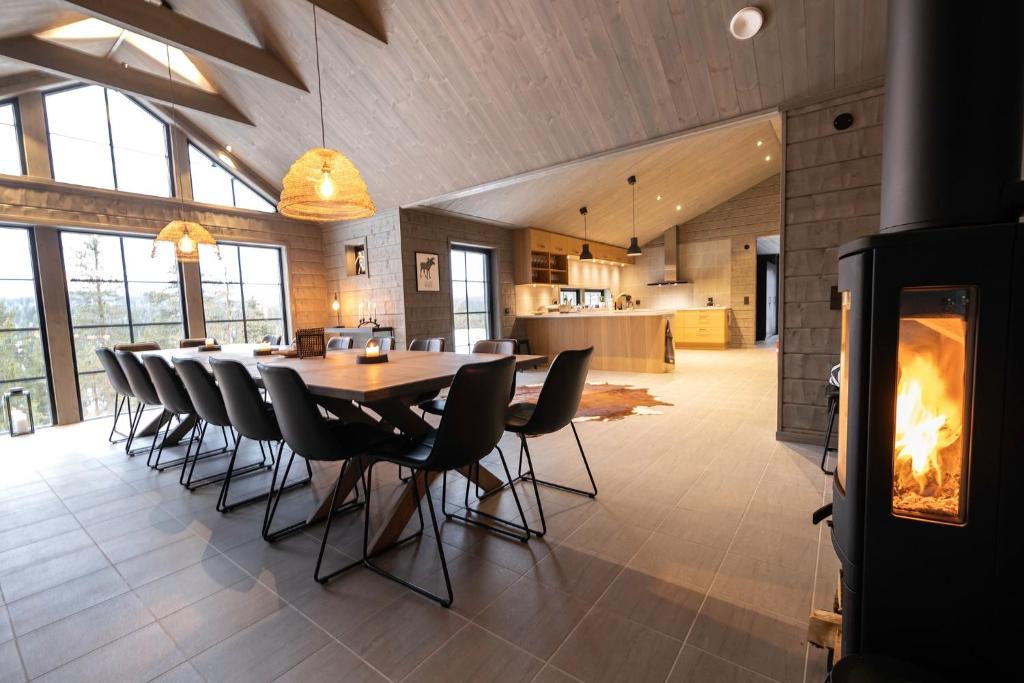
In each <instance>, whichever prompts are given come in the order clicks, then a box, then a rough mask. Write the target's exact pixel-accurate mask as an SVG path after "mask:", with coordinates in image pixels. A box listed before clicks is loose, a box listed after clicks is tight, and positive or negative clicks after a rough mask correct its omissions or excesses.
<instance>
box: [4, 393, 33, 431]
mask: <svg viewBox="0 0 1024 683" xmlns="http://www.w3.org/2000/svg"><path fill="white" fill-rule="evenodd" d="M12 398H13V399H15V400H18V399H21V400H22V401H24V410H21V409H19V408H18V407H16V406H12V405H11V399H12ZM4 412H5V413H6V414H7V425H8V426H9V427H10V430H11V436H22V435H23V434H34V433H35V431H36V421H35V418H33V417H32V393H31V392H29V391H27V390H25V389H23V388H21V387H12V388H11V390H10V391H8V392H6V393H5V394H4Z"/></svg>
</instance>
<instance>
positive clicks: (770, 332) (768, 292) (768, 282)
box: [764, 259, 779, 339]
mask: <svg viewBox="0 0 1024 683" xmlns="http://www.w3.org/2000/svg"><path fill="white" fill-rule="evenodd" d="M765 265H766V269H765V288H764V290H765V321H764V334H765V339H768V338H769V337H773V336H775V335H776V334H778V333H779V264H778V263H777V262H775V261H773V260H771V259H769V260H768V262H767V263H766V264H765Z"/></svg>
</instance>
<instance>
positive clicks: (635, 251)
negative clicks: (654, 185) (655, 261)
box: [626, 175, 644, 256]
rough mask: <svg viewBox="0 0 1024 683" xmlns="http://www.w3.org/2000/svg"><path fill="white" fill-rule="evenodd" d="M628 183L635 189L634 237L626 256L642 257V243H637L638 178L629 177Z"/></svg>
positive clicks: (630, 239) (631, 238) (630, 241)
mask: <svg viewBox="0 0 1024 683" xmlns="http://www.w3.org/2000/svg"><path fill="white" fill-rule="evenodd" d="M626 182H627V183H629V186H630V187H631V188H633V236H632V237H630V238H629V248H628V249H626V256H640V255H641V254H643V253H644V252H643V250H642V249H640V243H639V242H637V241H636V176H635V175H631V176H629V177H628V178H626Z"/></svg>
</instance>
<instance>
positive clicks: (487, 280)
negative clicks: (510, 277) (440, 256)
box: [448, 243, 495, 353]
mask: <svg viewBox="0 0 1024 683" xmlns="http://www.w3.org/2000/svg"><path fill="white" fill-rule="evenodd" d="M456 251H463V252H466V253H474V254H480V255H482V256H483V257H484V280H483V283H484V309H485V310H483V311H471V310H469V287H468V284H469V283H470V282H478V281H477V280H469V279H464V280H461V281H460V282H463V283H464V284H466V285H467V286H466V311H465V312H464V313H456V312H455V298H454V296H455V282H456V280H455V278H454V277H452V275H453V274H454V269H453V268H452V267H451V258H452V253H453V252H456ZM493 255H494V250H493V249H489V248H487V247H477V246H473V245H469V244H455V243H453V244H449V245H448V273H449V274H448V283H449V286H450V287H451V297H450V301H451V304H452V318H451V320H452V350H453V351H455V352H456V353H458V352H459V351H458V344H457V342H456V341H455V320H456V316H460V315H461V316H466V331H467V334H468V331H469V316H471V315H480V314H481V313H483V315H484V320H486V321H487V327H486V329H485V331H484V339H492V338H493V337H494V329H495V327H494V310H495V308H494V304H495V300H494V277H493V275H494V266H493V264H492V263H491V259H492V257H493ZM467 341H468V336H467ZM472 350H473V345H472V344H470V345H469V348H468V350H467V351H466V352H467V353H469V352H471V351H472Z"/></svg>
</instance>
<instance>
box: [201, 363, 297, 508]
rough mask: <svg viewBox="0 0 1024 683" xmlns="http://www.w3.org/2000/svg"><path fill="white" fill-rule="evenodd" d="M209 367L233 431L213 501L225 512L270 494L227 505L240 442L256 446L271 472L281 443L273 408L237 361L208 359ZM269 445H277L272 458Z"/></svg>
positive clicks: (272, 448)
mask: <svg viewBox="0 0 1024 683" xmlns="http://www.w3.org/2000/svg"><path fill="white" fill-rule="evenodd" d="M210 367H211V368H212V369H213V376H214V377H215V378H216V379H217V386H219V387H220V392H221V396H223V397H224V407H225V408H226V410H227V414H228V418H229V419H230V420H231V426H232V427H234V429H235V444H234V448H233V449H232V451H231V460H230V461H229V462H228V469H227V473H226V474H225V476H224V482H223V484H222V485H221V489H220V497H219V498H218V500H217V511H218V512H229V511H231V510H234V509H236V508H238V507H241V506H243V505H248V504H250V503H255V502H257V501H260V500H263V499H264V498H266V497H267V496H268V495H270V492H269V490H268V491H267V492H266V493H258V494H256V495H253V496H249V497H248V498H244V499H242V500H238V501H235V502H233V503H229V502H228V493H229V490H230V488H231V480H232V478H233V477H234V476H236V475H235V472H234V467H235V460H236V459H237V458H238V447H239V445H241V443H242V439H243V438H245V439H250V440H252V441H255V442H256V443H258V444H259V447H260V453H261V454H262V455H263V458H262V460H261V463H262V464H263V465H264V466H265V467H266V468H267V469H271V468H272V467H273V466H274V464H275V463H276V462H277V460H278V459H280V456H281V449H282V448H283V447H284V441H283V440H282V438H281V430H280V428H279V427H278V425H277V418H276V416H275V415H274V407H273V406H272V405H270V404H269V403H267V402H266V401H264V400H263V397H262V396H260V390H259V387H258V386H256V381H255V380H254V379H253V378H252V376H251V375H250V374H249V370H248V369H246V367H245V366H244V365H242V364H241V363H239V362H238V361H236V360H229V359H226V358H211V359H210ZM264 443H266V444H267V445H268V448H269V452H270V458H271V463H270V464H269V465H268V464H267V451H266V450H264ZM273 444H278V447H277V457H276V458H275V456H274V447H273ZM310 481H312V479H311V478H310V477H307V478H305V479H303V480H301V481H298V482H295V483H294V484H290V485H288V486H287V487H286V488H288V489H292V488H295V487H297V486H302V485H304V484H308V483H309V482H310Z"/></svg>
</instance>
